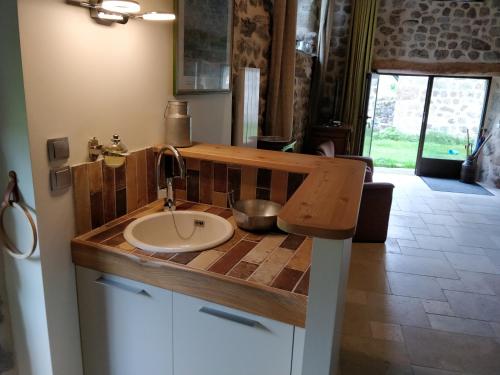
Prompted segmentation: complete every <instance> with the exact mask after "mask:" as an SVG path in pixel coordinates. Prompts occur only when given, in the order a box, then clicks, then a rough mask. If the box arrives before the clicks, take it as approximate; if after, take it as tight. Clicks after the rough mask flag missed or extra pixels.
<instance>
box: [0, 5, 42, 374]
mask: <svg viewBox="0 0 500 375" xmlns="http://www.w3.org/2000/svg"><path fill="white" fill-rule="evenodd" d="M0 56H1V63H0V189H3V188H4V185H6V183H7V173H8V171H9V170H15V171H16V173H17V175H18V179H19V187H20V191H21V194H22V198H23V200H24V202H25V203H26V204H27V205H28V206H30V207H31V208H33V209H35V195H34V189H33V178H32V168H31V159H30V147H29V140H28V127H27V119H26V109H25V101H24V90H23V76H22V69H21V54H20V49H19V33H18V24H17V9H16V0H2V1H1V2H0ZM16 219H17V220H16ZM15 221H17V224H18V225H17V226H16V228H18V230H17V231H16V232H10V233H9V237H10V238H11V239H12V240H13V241H15V242H16V243H17V244H19V246H21V245H23V246H24V245H26V242H27V241H25V240H23V238H28V237H29V236H31V233H28V232H29V228H26V227H24V226H22V225H19V224H22V218H21V217H20V216H14V217H13V218H10V220H7V224H9V223H11V222H15ZM26 229H27V231H26ZM22 248H23V249H24V247H22ZM2 253H3V252H2ZM4 266H5V274H4V272H3V269H1V270H0V276H1V277H0V279H3V277H4V275H5V279H6V284H7V291H8V305H9V308H10V312H11V316H12V328H13V334H14V342H15V352H16V354H17V355H16V362H17V369H18V370H19V374H22V375H25V374H26V375H31V374H33V375H35V374H50V373H51V371H52V370H51V363H50V351H49V340H48V332H47V322H46V315H45V300H44V293H43V282H42V268H41V264H40V258H39V251H38V250H37V252H36V253H35V256H34V257H33V258H32V259H30V260H25V261H18V260H14V259H12V258H10V257H8V256H7V255H4ZM2 281H3V280H0V283H2Z"/></svg>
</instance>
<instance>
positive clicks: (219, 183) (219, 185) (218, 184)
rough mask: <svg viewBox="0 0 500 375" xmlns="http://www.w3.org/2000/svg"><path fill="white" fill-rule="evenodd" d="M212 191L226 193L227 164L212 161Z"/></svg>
mask: <svg viewBox="0 0 500 375" xmlns="http://www.w3.org/2000/svg"><path fill="white" fill-rule="evenodd" d="M214 192H217V193H227V165H226V164H219V163H214Z"/></svg>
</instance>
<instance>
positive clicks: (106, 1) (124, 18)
mask: <svg viewBox="0 0 500 375" xmlns="http://www.w3.org/2000/svg"><path fill="white" fill-rule="evenodd" d="M66 3H68V4H71V5H78V6H81V7H83V8H88V9H89V10H90V17H92V18H93V19H94V20H95V21H96V22H98V23H100V24H105V25H110V24H113V23H121V24H126V23H127V22H128V20H129V19H139V20H144V21H173V20H175V14H174V13H160V12H147V13H141V5H140V4H139V2H137V1H135V0H88V1H80V0H66Z"/></svg>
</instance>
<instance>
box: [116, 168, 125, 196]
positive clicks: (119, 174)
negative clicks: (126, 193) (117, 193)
mask: <svg viewBox="0 0 500 375" xmlns="http://www.w3.org/2000/svg"><path fill="white" fill-rule="evenodd" d="M125 187H126V182H125V164H123V165H122V166H121V167H118V168H115V188H116V190H121V189H125Z"/></svg>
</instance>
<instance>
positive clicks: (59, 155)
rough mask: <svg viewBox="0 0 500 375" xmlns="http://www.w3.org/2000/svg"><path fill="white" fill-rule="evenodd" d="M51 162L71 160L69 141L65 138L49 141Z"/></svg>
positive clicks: (48, 148)
mask: <svg viewBox="0 0 500 375" xmlns="http://www.w3.org/2000/svg"><path fill="white" fill-rule="evenodd" d="M47 152H48V154H49V160H50V161H55V160H66V159H68V158H69V140H68V137H65V138H55V139H49V140H48V141H47Z"/></svg>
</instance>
